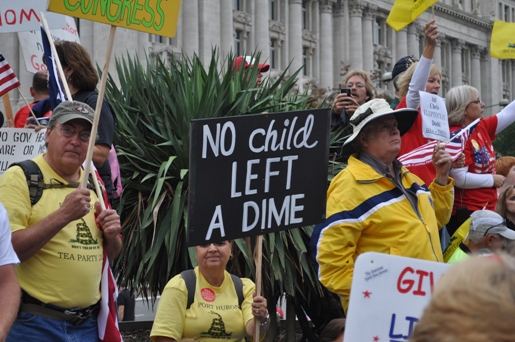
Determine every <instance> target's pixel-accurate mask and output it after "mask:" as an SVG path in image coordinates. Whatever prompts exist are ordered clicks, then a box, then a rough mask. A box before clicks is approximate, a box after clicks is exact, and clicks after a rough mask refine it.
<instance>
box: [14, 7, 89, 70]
mask: <svg viewBox="0 0 515 342" xmlns="http://www.w3.org/2000/svg"><path fill="white" fill-rule="evenodd" d="M53 15H56V16H59V17H63V18H65V27H64V28H60V29H56V30H50V33H51V34H52V38H53V39H54V41H59V40H69V41H72V42H76V43H79V44H80V38H79V33H78V31H77V27H76V26H75V20H74V19H73V18H72V17H68V16H63V15H61V14H53ZM18 39H19V40H20V46H21V51H22V53H23V60H24V61H25V67H26V68H27V71H28V72H31V73H36V72H38V71H40V70H45V69H46V65H45V64H43V54H44V51H43V44H42V42H41V30H40V29H39V26H38V28H37V30H36V31H29V32H18Z"/></svg>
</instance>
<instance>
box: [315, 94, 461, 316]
mask: <svg viewBox="0 0 515 342" xmlns="http://www.w3.org/2000/svg"><path fill="white" fill-rule="evenodd" d="M417 114H418V113H417V111H416V110H413V109H408V108H405V109H399V110H395V111H392V110H391V108H390V107H389V105H388V103H387V102H386V101H385V100H382V99H375V100H371V101H369V102H367V103H365V104H364V105H362V106H360V107H359V108H358V110H357V111H356V112H355V113H354V115H353V116H352V118H351V124H352V126H353V134H352V135H351V136H350V137H349V138H348V139H347V141H345V143H344V145H343V148H342V155H344V156H345V155H347V156H349V155H351V154H352V155H351V156H350V158H349V160H348V165H347V168H345V169H344V170H343V171H342V172H340V173H339V174H338V175H337V176H336V177H335V178H334V179H333V181H332V182H331V185H330V187H329V190H328V192H327V213H326V218H327V219H326V221H325V222H323V223H321V224H318V225H317V226H316V227H315V231H314V232H313V235H312V238H311V248H312V251H313V253H314V255H315V258H316V262H317V264H318V266H319V269H318V276H319V279H320V282H321V283H322V284H323V285H324V286H325V287H327V288H328V289H329V290H330V291H332V292H334V293H336V294H338V295H339V296H340V298H341V303H342V306H343V308H344V309H345V310H347V306H348V300H349V297H350V289H351V283H352V275H353V272H354V262H355V261H356V258H357V257H358V256H359V255H360V254H362V253H365V252H372V251H373V252H380V253H386V254H394V255H401V256H406V257H411V258H418V259H424V260H431V261H440V262H441V261H443V257H442V250H441V247H440V240H439V236H438V230H439V229H440V228H441V227H442V226H443V225H445V224H446V223H447V222H448V221H449V218H450V214H451V208H452V202H453V184H454V183H453V180H452V178H449V177H448V175H449V169H450V166H451V156H450V155H449V153H447V152H446V151H445V146H444V145H441V144H437V145H436V146H435V149H434V153H433V156H432V161H433V164H434V165H435V168H436V178H435V180H434V181H433V183H431V185H429V187H427V186H426V185H425V184H424V183H423V182H422V180H421V179H420V178H419V177H417V176H416V175H414V174H412V173H410V172H409V170H407V169H406V168H405V167H403V166H402V164H401V163H400V162H399V161H398V160H397V158H396V157H397V154H398V153H399V150H400V145H401V135H402V134H404V133H405V132H406V131H407V130H408V129H409V128H410V127H411V125H412V124H413V122H414V120H415V119H416V116H417Z"/></svg>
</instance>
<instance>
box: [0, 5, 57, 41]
mask: <svg viewBox="0 0 515 342" xmlns="http://www.w3.org/2000/svg"><path fill="white" fill-rule="evenodd" d="M46 2H47V0H0V33H6V32H21V31H31V30H39V20H40V18H39V13H40V12H43V13H44V14H45V17H47V20H48V24H49V25H50V28H51V29H60V28H63V27H65V25H66V23H65V20H64V17H63V16H62V15H57V14H54V13H48V12H46Z"/></svg>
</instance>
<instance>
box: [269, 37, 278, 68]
mask: <svg viewBox="0 0 515 342" xmlns="http://www.w3.org/2000/svg"><path fill="white" fill-rule="evenodd" d="M276 49H277V40H276V39H270V66H271V67H272V69H278V68H277V50H276Z"/></svg>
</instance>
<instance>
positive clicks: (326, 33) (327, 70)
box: [319, 0, 334, 88]
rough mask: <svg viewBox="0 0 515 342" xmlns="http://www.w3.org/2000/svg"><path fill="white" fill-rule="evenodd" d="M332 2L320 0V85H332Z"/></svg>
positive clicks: (324, 86)
mask: <svg viewBox="0 0 515 342" xmlns="http://www.w3.org/2000/svg"><path fill="white" fill-rule="evenodd" d="M332 12H333V3H332V1H331V0H322V1H321V2H320V40H319V41H320V49H319V51H320V54H319V56H320V86H321V87H322V88H327V87H333V85H334V82H333V75H334V73H333V41H334V39H333V15H332Z"/></svg>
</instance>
